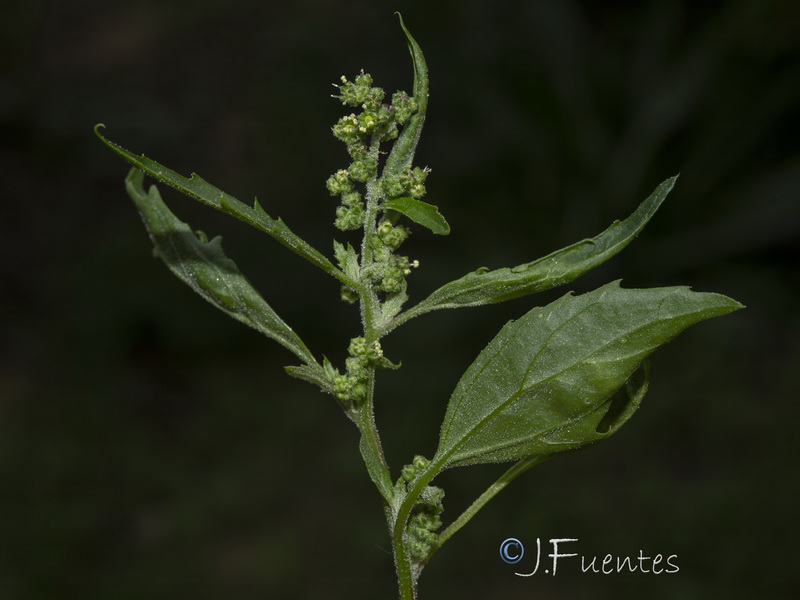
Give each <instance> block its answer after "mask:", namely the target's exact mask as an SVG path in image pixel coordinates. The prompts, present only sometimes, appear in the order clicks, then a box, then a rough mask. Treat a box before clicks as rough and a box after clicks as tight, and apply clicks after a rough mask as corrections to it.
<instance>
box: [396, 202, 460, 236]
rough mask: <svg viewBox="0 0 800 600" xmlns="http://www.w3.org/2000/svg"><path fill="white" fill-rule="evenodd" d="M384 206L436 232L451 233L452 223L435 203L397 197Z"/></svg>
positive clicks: (440, 233) (441, 233) (439, 233)
mask: <svg viewBox="0 0 800 600" xmlns="http://www.w3.org/2000/svg"><path fill="white" fill-rule="evenodd" d="M383 207H384V208H386V209H388V210H396V211H397V212H399V213H402V214H404V215H405V216H407V217H408V218H409V219H411V220H412V221H414V222H415V223H417V224H419V225H422V226H423V227H427V228H428V229H430V230H431V231H432V232H433V233H435V234H438V235H447V234H448V233H450V225H448V223H447V221H445V218H444V217H443V216H442V215H441V214H440V213H439V209H438V208H437V207H436V206H434V205H433V204H428V203H427V202H423V201H422V200H416V199H415V198H395V199H393V200H387V201H386V202H384V203H383Z"/></svg>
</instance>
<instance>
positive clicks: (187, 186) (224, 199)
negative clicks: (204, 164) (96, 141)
mask: <svg viewBox="0 0 800 600" xmlns="http://www.w3.org/2000/svg"><path fill="white" fill-rule="evenodd" d="M103 127H104V125H101V124H100V125H96V126H95V128H94V131H95V134H97V137H99V138H100V139H101V140H102V141H103V143H104V144H105V145H106V146H108V147H109V148H111V149H112V150H113V151H114V152H116V153H117V154H119V155H120V156H121V157H122V158H124V159H125V160H127V161H128V162H129V163H130V164H132V165H133V166H134V167H137V168H138V169H141V170H142V171H144V172H145V173H147V174H148V175H150V176H151V177H152V178H153V179H155V180H156V181H160V182H162V183H166V184H167V185H169V186H170V187H173V188H175V189H176V190H178V191H179V192H181V193H182V194H185V195H187V196H189V197H190V198H194V199H195V200H199V201H200V202H202V203H203V204H205V205H207V206H210V207H212V208H216V209H217V210H219V211H222V212H224V213H227V214H229V215H232V216H234V217H236V218H237V219H239V220H240V221H244V222H245V223H247V224H248V225H252V226H253V227H255V228H256V229H259V230H261V231H263V232H264V233H266V234H268V235H270V236H272V237H273V238H274V239H276V240H277V241H279V242H280V243H281V244H283V245H284V246H286V247H287V248H289V249H290V250H292V251H293V252H295V253H296V254H299V255H300V256H302V257H303V258H305V259H306V260H308V261H310V262H312V263H314V264H315V265H317V266H318V267H320V268H321V269H322V270H324V271H325V272H326V273H329V274H331V275H333V276H334V277H336V278H337V279H339V280H340V281H341V282H342V283H344V284H346V285H349V286H353V285H354V284H353V282H352V281H351V280H350V279H349V278H348V277H347V276H346V275H345V274H344V273H342V271H340V270H339V269H337V268H336V267H335V266H334V265H333V264H332V263H331V262H330V261H329V260H328V259H327V258H326V257H325V256H324V255H323V254H322V253H320V252H319V251H318V250H316V249H315V248H313V247H311V246H310V245H309V244H308V242H306V241H305V240H303V239H302V238H300V237H299V236H297V235H296V234H295V233H294V232H292V230H290V229H289V227H288V226H287V225H286V223H284V222H283V221H282V220H281V219H273V218H272V217H270V216H269V215H268V214H267V213H266V212H265V211H264V209H263V208H261V206H260V205H259V204H258V202H257V201H256V202H254V203H253V206H252V207H250V206H247V204H245V203H244V202H241V201H239V200H237V199H236V198H234V197H233V196H231V195H230V194H226V193H225V192H223V191H222V190H220V189H219V188H216V187H214V186H213V185H211V184H210V183H208V182H207V181H205V180H204V179H202V178H201V177H200V176H199V175H198V174H197V173H192V175H191V176H190V177H184V176H183V175H180V174H179V173H176V172H175V171H172V170H171V169H168V168H166V167H165V166H163V165H160V164H159V163H157V162H155V161H154V160H150V159H149V158H147V157H146V156H144V155H136V154H134V153H133V152H130V151H129V150H126V149H125V148H123V147H122V146H120V145H118V144H115V143H114V142H112V141H111V140H109V139H107V138H105V137H104V136H103V135H102V134H101V133H100V129H102V128H103Z"/></svg>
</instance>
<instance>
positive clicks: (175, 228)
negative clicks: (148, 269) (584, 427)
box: [125, 168, 321, 369]
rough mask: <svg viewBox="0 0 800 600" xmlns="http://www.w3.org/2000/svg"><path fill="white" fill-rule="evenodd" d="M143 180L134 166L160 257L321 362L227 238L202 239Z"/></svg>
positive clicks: (132, 179) (235, 311) (134, 181)
mask: <svg viewBox="0 0 800 600" xmlns="http://www.w3.org/2000/svg"><path fill="white" fill-rule="evenodd" d="M143 180H144V173H142V172H141V171H140V170H139V169H135V168H134V169H131V171H130V173H128V177H127V178H126V180H125V187H126V189H127V190H128V194H129V195H130V197H131V198H132V199H133V201H134V203H135V204H136V208H137V209H138V210H139V213H140V214H141V216H142V220H143V221H144V224H145V227H146V228H147V231H148V233H149V234H150V239H152V240H153V244H154V245H155V248H156V251H157V254H158V256H159V257H160V258H161V259H162V260H163V261H164V263H166V265H167V267H169V270H170V271H172V272H173V273H174V274H175V275H176V276H177V277H178V278H179V279H181V280H182V281H184V282H185V283H187V284H188V285H189V286H190V287H191V288H192V289H193V290H194V291H195V292H197V293H198V294H200V295H201V296H202V297H203V298H205V299H206V300H208V301H209V302H210V303H211V304H213V305H214V306H216V307H217V308H219V309H220V310H222V311H223V312H225V313H227V314H228V315H230V316H231V317H233V318H234V319H237V320H238V321H241V322H242V323H244V324H245V325H248V326H250V327H252V328H253V329H257V330H258V331H260V332H261V333H263V334H264V335H266V336H267V337H270V338H272V339H273V340H275V341H276V342H278V343H279V344H281V345H282V346H284V347H285V348H287V349H288V350H290V351H291V352H293V353H294V354H295V355H296V356H297V357H299V358H300V359H301V360H302V361H304V362H306V363H308V364H309V365H315V366H317V367H318V365H317V363H316V361H315V360H314V356H313V355H312V354H311V352H310V351H309V349H308V348H306V346H305V344H304V343H303V342H302V340H301V339H300V338H299V337H298V335H297V334H296V333H295V332H294V331H292V329H291V328H290V327H289V326H288V325H287V324H286V323H284V322H283V321H282V320H281V318H280V317H278V315H277V314H275V311H274V310H272V308H271V307H270V306H269V304H267V303H266V301H265V300H264V299H263V298H262V297H261V296H260V295H259V294H258V292H256V290H255V289H253V287H252V286H251V285H250V283H249V282H248V281H247V280H246V279H245V277H244V275H242V274H241V272H240V271H239V269H238V268H237V267H236V264H235V263H234V262H233V261H232V260H230V259H229V258H228V257H227V256H225V253H224V252H223V251H222V238H220V237H215V238H214V239H212V240H211V241H206V238H205V235H204V234H203V235H201V238H198V237H197V236H196V235H195V234H194V233H193V232H192V230H191V229H190V228H189V226H188V225H186V223H183V222H181V221H180V220H178V218H177V217H175V215H174V214H172V212H171V211H170V210H169V208H167V206H166V205H165V204H164V202H163V201H162V200H161V194H159V192H158V188H156V186H150V190H149V191H148V192H147V193H145V191H144V187H143V186H142V182H143ZM318 368H320V367H318ZM320 369H321V368H320Z"/></svg>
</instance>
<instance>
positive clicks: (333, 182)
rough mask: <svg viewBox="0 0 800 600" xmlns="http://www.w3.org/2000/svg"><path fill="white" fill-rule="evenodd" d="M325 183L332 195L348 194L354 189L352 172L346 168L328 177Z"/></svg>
mask: <svg viewBox="0 0 800 600" xmlns="http://www.w3.org/2000/svg"><path fill="white" fill-rule="evenodd" d="M325 185H326V186H327V187H328V191H329V192H330V193H331V196H339V195H341V194H346V193H347V192H350V191H352V189H353V183H352V182H351V181H350V174H349V173H348V172H347V171H345V170H344V169H340V170H338V171H336V173H334V174H333V175H331V176H330V177H328V180H327V181H326V182H325Z"/></svg>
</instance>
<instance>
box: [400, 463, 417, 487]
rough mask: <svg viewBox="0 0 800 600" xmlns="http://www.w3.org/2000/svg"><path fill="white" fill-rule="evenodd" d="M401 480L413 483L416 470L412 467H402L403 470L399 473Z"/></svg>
mask: <svg viewBox="0 0 800 600" xmlns="http://www.w3.org/2000/svg"><path fill="white" fill-rule="evenodd" d="M400 473H401V475H402V477H403V479H404V480H405V481H408V482H409V483H410V482H412V481H414V478H415V477H416V476H417V470H416V469H415V468H414V466H413V465H406V466H404V467H403V470H402V471H401V472H400Z"/></svg>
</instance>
